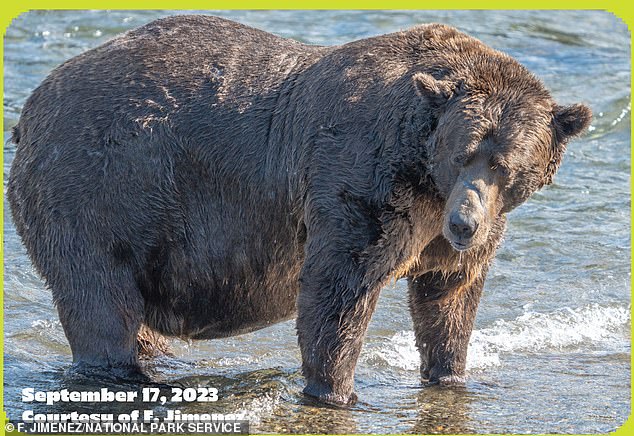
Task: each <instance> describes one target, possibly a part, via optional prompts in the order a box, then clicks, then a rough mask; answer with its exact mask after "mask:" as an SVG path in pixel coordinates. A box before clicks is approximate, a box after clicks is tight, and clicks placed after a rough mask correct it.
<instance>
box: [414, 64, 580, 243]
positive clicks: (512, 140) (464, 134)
mask: <svg viewBox="0 0 634 436" xmlns="http://www.w3.org/2000/svg"><path fill="white" fill-rule="evenodd" d="M498 61H500V59H499V58H498ZM480 66H481V67H483V68H481V69H482V74H469V75H467V74H463V75H459V76H458V77H453V78H452V77H443V78H435V77H434V76H432V75H431V74H428V73H424V72H419V73H416V74H414V75H413V82H414V86H415V88H416V92H417V94H418V95H419V97H420V98H422V99H423V100H424V102H425V104H424V107H426V108H427V110H428V111H429V113H431V114H432V116H433V117H434V124H435V128H434V129H433V131H432V132H431V134H430V136H429V137H428V138H427V141H426V142H427V144H426V148H427V153H428V160H429V168H428V171H429V173H430V176H431V178H432V180H433V182H434V184H435V186H436V189H437V191H438V193H439V195H440V196H441V197H442V198H443V199H445V201H446V202H445V210H444V222H443V230H442V232H443V235H444V237H445V238H446V239H447V240H448V241H449V243H450V244H451V245H452V247H453V248H454V249H456V250H459V251H463V250H467V249H470V248H473V247H478V246H480V245H482V244H483V243H484V242H485V241H486V240H487V238H488V235H489V231H490V230H491V227H492V224H493V222H494V221H495V220H496V219H497V218H498V216H499V215H501V214H505V213H507V212H509V211H510V210H512V209H514V208H515V207H517V206H518V205H520V204H522V203H523V202H525V201H526V200H527V199H528V198H529V197H530V196H531V195H532V194H533V193H534V192H535V191H537V190H538V189H540V188H541V187H542V186H544V185H547V184H550V183H552V180H553V176H554V174H555V172H556V171H557V169H558V167H559V165H560V163H561V160H562V157H563V154H564V151H565V149H566V143H567V142H568V141H569V140H570V139H571V138H573V137H574V136H576V135H579V134H580V133H582V132H583V131H584V130H585V129H586V128H587V127H588V125H589V123H590V120H591V118H592V113H591V111H590V109H589V108H588V107H587V106H584V105H581V104H576V105H572V106H559V105H557V104H556V103H555V102H554V101H553V99H552V98H551V97H550V95H549V93H548V91H547V90H546V89H545V88H544V86H543V85H542V84H541V82H540V81H539V80H538V79H537V78H535V77H534V76H533V75H532V74H530V73H529V72H528V71H527V70H526V69H525V68H524V67H522V66H521V65H520V64H518V63H517V62H515V61H512V60H510V58H503V59H502V60H501V62H494V63H492V64H489V65H484V63H482V64H481V65H480Z"/></svg>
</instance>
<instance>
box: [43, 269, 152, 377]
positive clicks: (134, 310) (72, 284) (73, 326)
mask: <svg viewBox="0 0 634 436" xmlns="http://www.w3.org/2000/svg"><path fill="white" fill-rule="evenodd" d="M81 270H83V271H75V274H74V276H73V277H70V278H69V279H68V280H59V279H58V280H57V281H56V283H50V281H49V285H50V286H51V288H52V291H53V299H54V301H55V304H56V306H57V311H58V313H59V318H60V321H61V323H62V326H63V328H64V333H65V334H66V338H67V339H68V342H69V344H70V347H71V350H72V353H73V364H74V365H73V369H74V370H75V371H78V372H82V373H92V372H95V371H102V370H105V371H107V372H108V373H110V374H111V375H114V376H117V377H121V378H125V379H131V380H142V379H146V377H144V376H143V374H142V372H141V369H140V367H139V363H138V357H137V333H138V331H139V329H140V327H141V322H142V319H143V311H144V304H143V297H142V296H141V293H140V291H139V290H138V288H137V286H136V284H135V282H134V279H133V275H132V273H131V272H130V271H121V270H120V269H119V270H118V269H117V268H116V267H114V268H110V269H109V270H108V267H105V268H104V267H102V268H99V269H85V270H84V269H83V268H81ZM106 271H107V272H106ZM99 273H101V274H99ZM78 277H79V279H77V278H78ZM73 278H75V280H73ZM60 282H63V283H60ZM62 285H63V286H62Z"/></svg>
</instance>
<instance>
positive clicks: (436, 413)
mask: <svg viewBox="0 0 634 436" xmlns="http://www.w3.org/2000/svg"><path fill="white" fill-rule="evenodd" d="M472 401H474V398H473V393H471V392H469V390H468V388H467V387H466V386H464V385H452V386H440V385H432V386H427V387H424V388H423V389H422V390H421V392H420V394H419V395H418V397H417V406H418V419H417V420H416V424H415V425H414V427H413V429H412V430H411V432H412V433H421V434H436V433H444V434H447V433H449V434H462V433H473V432H474V431H476V430H477V429H476V428H474V425H473V422H472V420H471V418H470V416H469V412H470V404H471V402H472Z"/></svg>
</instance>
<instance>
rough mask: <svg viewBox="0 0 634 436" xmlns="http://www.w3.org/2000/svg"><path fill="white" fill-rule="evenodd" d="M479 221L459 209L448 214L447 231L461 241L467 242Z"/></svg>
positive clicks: (476, 228)
mask: <svg viewBox="0 0 634 436" xmlns="http://www.w3.org/2000/svg"><path fill="white" fill-rule="evenodd" d="M479 226H480V223H479V222H478V221H477V220H476V218H475V217H474V216H473V215H469V214H464V213H462V212H459V211H455V212H453V213H451V214H450V215H449V231H451V233H453V235H454V236H455V237H456V238H457V239H458V241H459V242H461V243H466V242H468V241H469V240H470V239H471V238H472V237H473V235H474V234H475V232H476V230H478V227H479Z"/></svg>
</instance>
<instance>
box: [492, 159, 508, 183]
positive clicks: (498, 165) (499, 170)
mask: <svg viewBox="0 0 634 436" xmlns="http://www.w3.org/2000/svg"><path fill="white" fill-rule="evenodd" d="M491 171H494V172H495V173H496V174H497V175H498V177H500V178H501V179H503V180H508V179H509V177H510V175H511V171H510V170H509V168H508V167H507V166H506V165H505V164H504V163H502V162H501V161H500V160H498V159H494V160H493V161H492V162H491Z"/></svg>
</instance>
